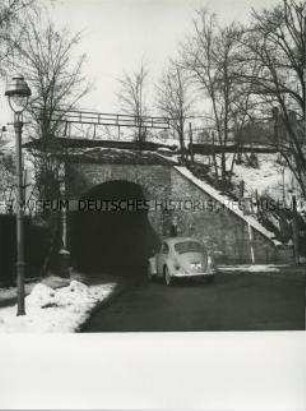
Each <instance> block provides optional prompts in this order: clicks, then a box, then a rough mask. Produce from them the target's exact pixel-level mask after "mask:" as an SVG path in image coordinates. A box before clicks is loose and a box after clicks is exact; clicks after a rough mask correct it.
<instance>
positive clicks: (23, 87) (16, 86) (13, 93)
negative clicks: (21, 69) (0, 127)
mask: <svg viewBox="0 0 306 411" xmlns="http://www.w3.org/2000/svg"><path fill="white" fill-rule="evenodd" d="M5 95H6V96H7V97H8V100H9V105H10V107H11V109H12V110H13V111H14V113H16V114H20V113H22V112H23V111H24V109H25V108H26V106H27V104H28V100H29V97H30V95H31V90H30V88H29V86H28V84H27V82H26V81H25V79H24V77H23V76H22V75H15V76H14V77H13V79H12V81H11V82H9V83H8V84H7V86H6V90H5Z"/></svg>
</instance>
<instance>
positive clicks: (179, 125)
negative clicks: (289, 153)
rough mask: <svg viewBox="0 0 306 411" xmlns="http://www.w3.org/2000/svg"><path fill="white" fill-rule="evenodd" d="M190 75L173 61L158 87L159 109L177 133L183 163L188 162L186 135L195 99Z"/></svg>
mask: <svg viewBox="0 0 306 411" xmlns="http://www.w3.org/2000/svg"><path fill="white" fill-rule="evenodd" d="M190 86H191V81H190V75H189V73H188V72H187V71H186V70H185V69H184V68H183V67H182V65H181V64H180V63H179V62H177V61H171V62H170V65H169V67H168V69H167V71H166V72H165V73H164V75H163V77H162V78H161V80H160V83H159V84H158V85H157V87H156V89H157V107H158V109H159V111H160V112H161V114H162V115H163V116H166V117H168V118H169V119H170V120H171V123H172V126H173V128H174V130H175V131H176V133H177V135H178V138H179V143H180V148H181V158H182V161H183V162H185V161H186V147H185V133H186V121H187V117H188V115H191V111H192V105H193V102H194V98H193V97H192V95H191V91H190Z"/></svg>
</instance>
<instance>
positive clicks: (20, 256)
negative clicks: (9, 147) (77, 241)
mask: <svg viewBox="0 0 306 411" xmlns="http://www.w3.org/2000/svg"><path fill="white" fill-rule="evenodd" d="M5 95H6V96H7V97H8V102H9V105H10V108H11V109H12V111H13V112H14V129H15V137H16V174H17V189H16V236H17V263H16V270H17V315H25V304H24V296H25V295H24V294H25V293H24V272H25V261H24V227H23V217H24V187H23V164H22V144H21V138H22V127H23V120H22V113H23V111H24V110H25V109H26V107H27V105H28V100H29V97H30V95H31V90H30V88H29V86H28V85H27V83H26V81H25V80H24V77H23V76H21V75H16V76H15V77H13V79H12V81H11V82H10V83H8V84H7V87H6V90H5Z"/></svg>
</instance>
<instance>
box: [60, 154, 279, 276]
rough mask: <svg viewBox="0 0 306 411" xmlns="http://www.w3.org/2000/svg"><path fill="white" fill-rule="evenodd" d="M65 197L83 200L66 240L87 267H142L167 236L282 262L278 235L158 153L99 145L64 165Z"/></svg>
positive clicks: (242, 257)
mask: <svg viewBox="0 0 306 411" xmlns="http://www.w3.org/2000/svg"><path fill="white" fill-rule="evenodd" d="M66 181H67V183H66V195H67V197H68V198H70V199H76V200H78V201H79V203H78V204H79V205H78V208H77V209H75V210H74V211H70V213H69V218H68V244H69V247H70V248H71V252H72V259H73V261H74V264H75V265H76V266H77V267H79V268H81V269H83V270H87V269H88V270H91V271H95V270H100V269H103V268H105V267H107V268H109V267H112V268H118V269H119V270H121V269H122V268H123V267H125V269H126V267H128V266H131V267H136V266H137V267H143V266H145V264H146V259H147V258H148V256H149V255H150V254H151V253H152V250H154V249H156V247H157V246H158V244H159V243H160V240H161V238H162V237H164V236H169V235H171V232H173V230H175V229H176V230H177V232H178V235H183V236H194V237H197V238H199V239H201V240H202V241H203V242H204V243H205V244H207V246H208V247H209V248H211V249H212V250H214V251H215V253H216V254H217V255H219V259H220V260H221V261H222V262H224V263H271V262H276V261H277V259H278V250H277V244H276V242H275V241H274V240H273V238H272V234H271V233H270V232H268V231H266V230H265V229H264V228H263V227H262V226H261V225H260V224H259V223H258V222H257V221H256V220H254V219H253V218H252V217H250V216H245V215H244V214H243V212H242V211H241V210H240V209H239V208H238V207H237V206H235V205H233V204H231V203H229V202H227V201H226V199H224V197H222V196H221V195H220V194H219V193H218V192H217V191H216V190H215V189H213V188H212V187H211V186H209V185H208V184H207V183H204V182H202V181H200V180H199V179H197V178H195V177H194V176H193V175H192V174H191V172H190V171H189V170H188V169H186V168H185V167H182V166H180V165H179V164H177V163H175V162H173V161H172V160H170V159H167V158H166V157H164V156H161V155H160V154H157V153H155V154H154V153H149V152H142V153H138V154H137V153H135V152H134V153H132V152H125V153H124V154H122V153H121V152H119V151H116V152H115V153H114V152H113V151H112V153H110V152H107V150H101V149H94V150H89V151H88V152H87V153H86V154H82V155H79V156H77V155H74V156H72V157H71V159H70V161H69V165H67V166H66Z"/></svg>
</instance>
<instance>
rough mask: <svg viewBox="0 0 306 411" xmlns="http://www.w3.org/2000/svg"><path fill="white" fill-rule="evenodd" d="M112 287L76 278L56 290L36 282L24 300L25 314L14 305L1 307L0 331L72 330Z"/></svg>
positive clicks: (39, 331)
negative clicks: (83, 281)
mask: <svg viewBox="0 0 306 411" xmlns="http://www.w3.org/2000/svg"><path fill="white" fill-rule="evenodd" d="M115 287H116V284H115V283H109V284H102V285H94V286H87V285H85V284H83V283H81V282H79V281H76V280H73V281H71V283H70V284H69V286H67V287H63V288H60V289H57V290H53V289H52V288H50V287H48V286H46V285H45V284H37V285H36V286H35V287H34V289H33V290H32V292H31V294H30V295H29V296H28V297H26V299H25V306H26V313H27V314H26V315H25V316H19V317H17V316H16V311H17V309H16V306H14V307H6V308H2V309H0V333H1V332H7V333H14V332H25V333H28V332H31V333H54V332H55V333H68V332H75V331H76V330H77V329H78V328H79V327H80V325H82V324H83V323H84V322H85V321H86V320H87V318H88V317H89V315H90V313H91V311H92V310H93V308H94V307H95V306H96V305H97V304H98V303H100V302H102V301H103V300H104V299H105V298H107V297H108V296H109V295H110V294H111V293H112V292H113V291H114V289H115Z"/></svg>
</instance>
